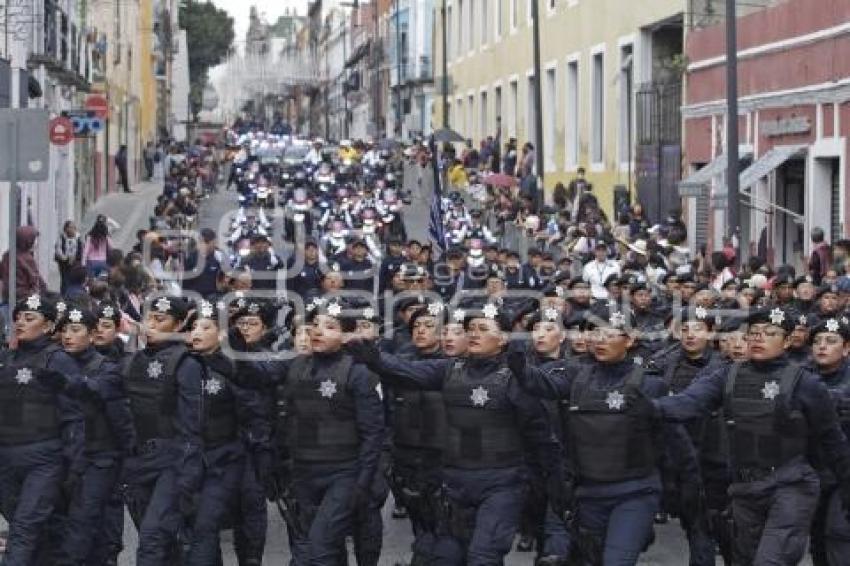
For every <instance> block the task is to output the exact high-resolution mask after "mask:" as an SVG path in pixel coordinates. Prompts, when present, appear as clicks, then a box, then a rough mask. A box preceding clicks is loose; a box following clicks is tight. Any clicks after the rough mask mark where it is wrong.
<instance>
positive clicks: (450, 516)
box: [349, 303, 560, 565]
mask: <svg viewBox="0 0 850 566" xmlns="http://www.w3.org/2000/svg"><path fill="white" fill-rule="evenodd" d="M451 316H452V318H453V319H454V320H455V321H456V322H463V324H464V327H465V329H466V333H467V335H468V349H467V357H466V358H457V359H435V360H420V361H412V362H411V361H407V360H404V359H403V358H400V357H396V356H393V355H391V354H386V353H380V352H378V350H377V349H376V348H374V346H372V345H370V344H367V343H363V342H354V343H351V344H350V345H349V348H350V350H351V351H352V352H353V353H354V355H355V357H356V358H357V359H360V360H363V361H364V362H366V363H367V364H368V365H369V367H370V368H373V369H374V370H375V371H377V372H378V373H379V374H380V375H381V378H382V379H383V380H384V381H385V382H386V383H387V384H388V385H389V386H394V385H399V384H403V385H404V386H405V387H416V388H420V389H423V390H433V391H441V393H442V398H443V403H444V405H445V411H446V442H445V445H444V449H443V459H442V466H443V468H442V480H443V484H444V488H443V489H444V503H443V509H442V512H441V518H440V523H441V524H440V532H439V535H440V536H439V537H438V539H437V543H436V545H435V546H434V549H433V555H434V557H435V560H436V561H437V563H439V564H458V565H459V564H469V565H481V564H495V563H500V562H501V560H502V559H503V557H504V556H505V555H506V554H507V553H508V552H509V551H510V549H511V546H512V543H513V539H514V536H515V534H516V532H517V530H518V524H519V515H520V511H521V508H522V502H523V491H524V489H523V485H524V483H525V481H526V475H527V471H526V466H525V453H524V447H525V446H526V445H527V446H528V447H529V449H531V450H537V451H539V456H538V458H539V461H540V462H541V465H542V466H543V468H544V470H545V472H546V475H547V477H548V476H550V475H551V476H557V475H558V474H559V462H560V450H559V445H558V444H557V442H556V441H555V439H554V434H553V431H552V427H551V425H550V423H549V421H548V419H547V417H546V413H545V411H544V410H543V407H542V406H541V404H540V402H539V401H538V400H536V399H534V398H532V397H531V396H529V395H528V394H527V393H525V392H523V391H522V390H521V389H520V388H519V387H518V386H517V384H516V383H515V381H514V379H513V377H512V375H511V372H510V370H509V369H508V367H507V365H506V357H505V351H506V349H507V346H508V332H509V331H510V321H509V319H508V317H507V316H506V315H505V313H501V312H499V307H498V306H496V305H495V304H493V303H487V304H486V305H484V306H483V307H482V308H480V309H473V310H470V311H467V310H466V309H455V310H454V311H452V312H451Z"/></svg>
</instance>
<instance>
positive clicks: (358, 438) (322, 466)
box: [239, 352, 385, 566]
mask: <svg viewBox="0 0 850 566" xmlns="http://www.w3.org/2000/svg"><path fill="white" fill-rule="evenodd" d="M239 373H240V374H243V379H244V375H245V374H250V373H255V375H252V376H251V378H249V380H248V381H250V382H253V383H254V386H258V385H259V382H260V380H263V379H265V380H266V384H267V385H272V386H274V387H275V394H274V398H275V401H276V414H275V415H273V421H272V428H273V430H272V439H271V441H272V448H273V449H274V451H275V459H276V461H275V462H274V463H273V464H272V466H273V469H272V470H271V473H272V477H273V478H274V480H275V483H276V485H275V488H276V493H275V494H274V495H275V496H276V497H279V498H280V501H279V503H281V504H282V507H281V509H282V510H283V509H284V507H283V506H286V509H288V511H289V512H288V513H287V515H288V516H285V517H284V518H285V519H286V520H287V525H288V529H289V536H290V549H291V552H292V560H293V564H294V565H295V566H301V565H307V564H310V565H316V564H327V565H329V566H336V565H337V564H338V562H339V560H340V549H341V548H343V547H344V543H345V537H346V535H348V534H349V533H351V532H352V531H353V527H354V521H355V516H356V513H357V510H358V509H359V508H361V507H362V506H364V505H368V504H369V502H370V499H372V497H371V496H370V490H371V487H372V482H373V479H374V474H375V472H376V470H377V468H378V462H379V459H380V455H381V450H382V447H383V442H384V438H385V428H384V417H383V407H382V405H381V399H380V396H379V394H378V389H377V384H378V381H377V378H376V377H375V376H374V374H372V373H371V372H370V371H369V370H368V369H366V367H365V366H363V365H360V364H355V363H353V362H352V360H351V358H350V356H347V355H344V354H342V353H339V352H338V353H332V354H314V355H312V356H308V357H303V356H300V357H298V358H295V360H293V361H291V362H283V363H273V362H269V363H261V362H258V363H252V364H244V365H240V371H239ZM287 470H291V472H287ZM261 474H262V475H264V476H268V474H269V470H261ZM286 476H289V477H286ZM289 495H291V497H292V498H291V499H289ZM293 503H294V505H291V504H293Z"/></svg>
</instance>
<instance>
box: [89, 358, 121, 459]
mask: <svg viewBox="0 0 850 566" xmlns="http://www.w3.org/2000/svg"><path fill="white" fill-rule="evenodd" d="M105 361H106V357H105V356H102V355H101V354H95V355H94V357H93V358H92V359H91V360H90V361H89V363H87V364H86V365H84V366H83V367H82V368H80V371H81V372H82V374H83V375H84V376H86V377H88V378H89V379H92V380H96V379H98V378H99V376H98V374H99V373H100V371H101V369H102V368H103V364H104V362H105ZM81 406H82V411H83V416H84V417H85V421H86V452H111V451H114V450H118V443H117V442H116V439H115V435H114V434H113V432H112V426H111V425H110V423H109V420H108V419H107V418H106V411H105V410H104V408H103V406H102V405H100V404H99V403H98V402H97V401H94V400H92V399H84V400H83V401H81Z"/></svg>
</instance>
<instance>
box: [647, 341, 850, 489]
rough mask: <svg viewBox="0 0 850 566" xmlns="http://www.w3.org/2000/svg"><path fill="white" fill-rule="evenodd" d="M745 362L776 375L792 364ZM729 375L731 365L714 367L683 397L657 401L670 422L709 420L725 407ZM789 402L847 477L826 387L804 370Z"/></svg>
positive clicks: (849, 453)
mask: <svg viewBox="0 0 850 566" xmlns="http://www.w3.org/2000/svg"><path fill="white" fill-rule="evenodd" d="M746 363H747V364H751V365H752V367H753V368H754V369H755V370H756V371H759V372H770V373H774V374H776V373H777V372H779V371H781V370H782V369H783V368H785V367H786V366H787V365H788V364H789V363H791V362H790V361H789V360H788V358H787V357H786V356H784V355H783V356H780V357H778V358H776V359H773V360H769V361H765V362H755V361H751V362H746ZM728 375H729V366H727V365H720V366H712V367H711V368H710V369H709V370H707V371H706V372H705V373H704V374H702V375H700V376H699V377H697V379H695V380H694V382H693V383H692V384H691V385H690V386H689V387H688V388H686V389H685V390H684V391H682V392H681V393H680V394H678V395H672V396H669V397H664V398H661V399H657V400H655V401H654V402H655V404H656V406H657V407H658V408H659V410H660V411H661V414H662V415H663V417H664V418H665V419H667V420H671V421H677V422H684V421H688V420H691V419H696V418H700V417H706V416H708V415H709V414H710V413H711V412H712V411H715V410H718V409H720V408H721V407H722V406H723V401H724V396H725V388H726V378H727V376H728ZM789 403H790V405H789V406H790V408H791V409H792V410H795V409H797V410H800V411H802V413H803V415H804V416H805V417H806V422H807V424H808V430H809V442H810V443H811V446H810V448H814V447H815V446H817V447H819V448H820V449H821V453H822V454H823V456H824V458H825V459H826V460H827V461H826V464H827V465H828V466H829V467H830V468H832V469H833V470H835V471H836V474H837V475H838V476H839V477H844V476H845V475H846V474H847V473H848V471H850V446H848V445H847V438H846V437H845V436H844V433H843V432H842V431H841V427H840V426H839V424H838V419H837V417H836V414H835V410H834V409H833V405H832V400H831V399H830V396H829V391H827V389H826V386H825V385H824V384H823V383H821V382H820V380H819V379H818V378H817V376H815V375H814V374H813V373H812V372H811V371H809V370H805V369H804V370H803V373H802V375H801V376H800V380H799V382H798V383H797V387H796V389H795V390H794V392H793V394H792V396H791V399H790V400H789Z"/></svg>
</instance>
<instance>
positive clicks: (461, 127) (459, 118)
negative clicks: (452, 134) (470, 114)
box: [454, 98, 466, 135]
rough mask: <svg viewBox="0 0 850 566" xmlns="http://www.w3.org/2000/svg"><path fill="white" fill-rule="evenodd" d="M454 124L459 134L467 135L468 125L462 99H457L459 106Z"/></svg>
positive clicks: (456, 108)
mask: <svg viewBox="0 0 850 566" xmlns="http://www.w3.org/2000/svg"><path fill="white" fill-rule="evenodd" d="M454 123H455V125H456V126H457V132H458V133H459V134H461V135H464V134H465V133H466V124H465V123H464V115H463V99H462V98H458V99H457V105H456V106H455V119H454Z"/></svg>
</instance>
